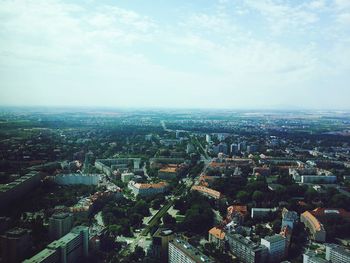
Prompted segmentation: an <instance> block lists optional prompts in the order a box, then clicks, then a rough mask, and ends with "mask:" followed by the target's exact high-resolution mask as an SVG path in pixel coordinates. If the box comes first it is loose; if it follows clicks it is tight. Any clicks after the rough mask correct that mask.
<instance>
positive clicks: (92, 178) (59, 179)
mask: <svg viewBox="0 0 350 263" xmlns="http://www.w3.org/2000/svg"><path fill="white" fill-rule="evenodd" d="M100 180H101V175H99V174H82V173H75V174H58V175H56V176H55V177H54V181H55V183H56V184H60V185H74V184H84V185H98V183H99V182H100Z"/></svg>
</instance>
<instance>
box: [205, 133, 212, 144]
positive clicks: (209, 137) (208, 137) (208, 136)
mask: <svg viewBox="0 0 350 263" xmlns="http://www.w3.org/2000/svg"><path fill="white" fill-rule="evenodd" d="M205 141H206V142H207V143H210V142H211V136H210V135H209V134H207V135H205Z"/></svg>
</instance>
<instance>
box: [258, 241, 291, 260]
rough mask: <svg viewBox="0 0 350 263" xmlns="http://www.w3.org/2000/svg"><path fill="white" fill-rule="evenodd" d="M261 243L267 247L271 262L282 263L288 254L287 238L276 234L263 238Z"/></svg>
mask: <svg viewBox="0 0 350 263" xmlns="http://www.w3.org/2000/svg"><path fill="white" fill-rule="evenodd" d="M260 243H261V245H264V246H265V247H267V250H268V252H269V256H268V258H269V262H281V260H282V259H283V258H284V256H285V254H286V238H285V237H283V236H281V235H277V234H276V235H273V236H268V237H264V238H262V239H261V242H260Z"/></svg>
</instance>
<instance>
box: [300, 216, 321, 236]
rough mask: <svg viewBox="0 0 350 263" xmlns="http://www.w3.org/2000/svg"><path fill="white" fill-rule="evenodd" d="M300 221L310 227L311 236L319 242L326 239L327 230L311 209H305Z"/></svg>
mask: <svg viewBox="0 0 350 263" xmlns="http://www.w3.org/2000/svg"><path fill="white" fill-rule="evenodd" d="M300 221H301V222H303V223H304V224H305V227H306V228H308V229H309V231H310V233H311V238H312V239H313V240H315V241H318V242H324V241H326V231H325V229H324V227H323V225H322V224H321V223H320V221H318V219H317V218H316V217H315V216H314V215H313V214H311V213H310V212H309V211H305V212H304V213H302V214H301V215H300Z"/></svg>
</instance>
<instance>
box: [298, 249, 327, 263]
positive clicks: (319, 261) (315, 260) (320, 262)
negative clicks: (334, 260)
mask: <svg viewBox="0 0 350 263" xmlns="http://www.w3.org/2000/svg"><path fill="white" fill-rule="evenodd" d="M303 263H330V262H329V261H328V260H326V259H324V258H322V257H320V256H319V255H316V254H315V253H314V252H312V251H307V252H306V253H304V254H303Z"/></svg>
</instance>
